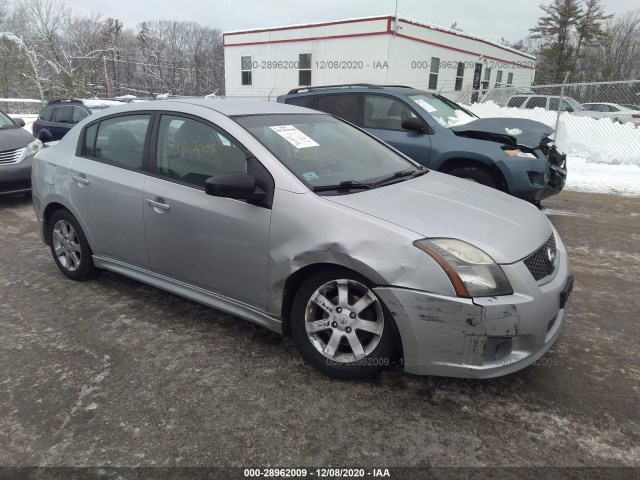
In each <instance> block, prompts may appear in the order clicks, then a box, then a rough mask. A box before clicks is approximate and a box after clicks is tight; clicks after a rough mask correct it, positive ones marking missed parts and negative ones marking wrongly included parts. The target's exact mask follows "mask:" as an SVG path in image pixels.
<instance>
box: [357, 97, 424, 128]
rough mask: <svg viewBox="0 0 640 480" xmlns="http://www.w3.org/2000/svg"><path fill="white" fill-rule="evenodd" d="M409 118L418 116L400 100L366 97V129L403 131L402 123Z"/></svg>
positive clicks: (364, 123) (364, 122)
mask: <svg viewBox="0 0 640 480" xmlns="http://www.w3.org/2000/svg"><path fill="white" fill-rule="evenodd" d="M408 118H417V116H416V114H414V113H413V112H412V111H411V109H410V108H409V107H407V106H406V105H405V104H404V103H403V102H401V101H400V100H396V99H395V98H391V97H384V96H382V95H365V96H364V121H363V125H364V127H365V128H379V129H381V130H402V121H403V120H406V119H408Z"/></svg>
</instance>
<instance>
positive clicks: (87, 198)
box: [68, 157, 149, 266]
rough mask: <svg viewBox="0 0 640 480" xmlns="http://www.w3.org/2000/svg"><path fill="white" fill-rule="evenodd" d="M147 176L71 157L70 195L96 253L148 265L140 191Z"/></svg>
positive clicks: (76, 213)
mask: <svg viewBox="0 0 640 480" xmlns="http://www.w3.org/2000/svg"><path fill="white" fill-rule="evenodd" d="M145 178H146V175H145V174H143V173H141V172H135V171H130V170H123V169H121V168H118V167H114V166H113V165H109V164H106V163H101V162H96V161H94V160H89V159H86V158H80V157H73V160H71V163H70V164H69V180H68V188H69V193H68V194H69V198H70V199H71V205H72V206H73V209H74V212H75V217H76V218H79V219H81V220H82V225H84V226H86V230H85V229H84V228H83V230H84V231H85V232H88V233H87V236H90V238H89V244H90V245H91V249H92V250H93V253H94V254H96V255H109V256H112V257H115V258H118V259H120V260H122V261H125V262H129V263H132V264H134V265H139V266H147V265H148V263H149V262H148V260H147V248H146V245H145V231H144V222H143V218H142V213H143V201H142V194H143V188H144V182H145Z"/></svg>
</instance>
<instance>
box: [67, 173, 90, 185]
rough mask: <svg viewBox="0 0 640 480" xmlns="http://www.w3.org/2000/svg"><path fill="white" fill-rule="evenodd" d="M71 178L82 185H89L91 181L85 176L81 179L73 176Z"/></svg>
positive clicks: (78, 176)
mask: <svg viewBox="0 0 640 480" xmlns="http://www.w3.org/2000/svg"><path fill="white" fill-rule="evenodd" d="M71 178H73V179H74V180H75V181H76V182H78V183H80V184H82V185H89V180H87V179H86V178H85V177H84V176H82V177H81V176H80V175H71Z"/></svg>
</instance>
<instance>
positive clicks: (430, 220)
mask: <svg viewBox="0 0 640 480" xmlns="http://www.w3.org/2000/svg"><path fill="white" fill-rule="evenodd" d="M325 198H326V199H327V200H329V201H332V202H335V203H338V204H340V205H343V206H345V207H349V208H352V209H354V210H358V211H360V212H363V213H366V214H368V215H371V216H373V217H377V218H379V219H381V220H385V221H387V222H390V223H393V224H395V225H398V226H400V227H404V228H406V229H408V230H411V231H413V232H415V233H416V234H418V235H420V236H422V237H425V238H442V237H444V238H457V239H459V240H464V241H465V242H467V243H470V244H472V245H475V246H476V247H478V248H480V249H482V250H484V251H485V252H486V253H487V254H489V255H490V256H491V257H492V258H493V259H494V260H495V261H496V262H497V263H501V264H508V263H513V262H516V261H518V260H521V259H522V258H524V257H526V256H528V255H530V254H531V253H533V252H534V251H535V250H537V249H538V248H539V247H540V245H542V244H544V243H545V242H546V241H547V240H548V239H549V236H551V233H552V227H551V223H550V222H549V220H548V219H547V217H546V216H545V215H544V214H543V213H541V212H540V211H539V210H538V209H537V208H536V207H534V206H533V205H532V204H530V203H527V202H525V201H523V200H519V199H517V198H515V197H512V196H510V195H507V194H506V193H503V192H500V191H498V190H495V189H493V188H489V187H485V186H483V185H480V184H478V183H474V182H471V181H469V180H463V179H460V178H457V177H453V176H451V175H446V174H443V173H439V172H433V171H430V172H429V173H427V174H426V175H423V176H421V177H418V178H415V179H412V180H407V181H404V182H399V183H396V184H393V185H387V186H384V187H379V188H376V189H373V190H367V191H362V192H357V193H353V194H349V195H338V196H329V197H325Z"/></svg>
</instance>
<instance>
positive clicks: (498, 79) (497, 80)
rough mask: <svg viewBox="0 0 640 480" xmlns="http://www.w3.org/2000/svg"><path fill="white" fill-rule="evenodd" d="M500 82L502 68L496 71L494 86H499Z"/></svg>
mask: <svg viewBox="0 0 640 480" xmlns="http://www.w3.org/2000/svg"><path fill="white" fill-rule="evenodd" d="M501 83H502V70H498V71H497V72H496V87H499V86H500V84H501Z"/></svg>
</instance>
